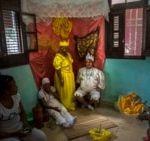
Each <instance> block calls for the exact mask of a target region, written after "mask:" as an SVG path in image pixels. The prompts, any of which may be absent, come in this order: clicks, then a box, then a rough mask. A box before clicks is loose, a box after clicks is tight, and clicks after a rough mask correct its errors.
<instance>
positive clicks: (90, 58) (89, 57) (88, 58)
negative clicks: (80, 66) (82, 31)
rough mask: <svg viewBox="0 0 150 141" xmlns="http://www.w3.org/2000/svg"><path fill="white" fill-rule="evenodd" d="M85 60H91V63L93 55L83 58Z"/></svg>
mask: <svg viewBox="0 0 150 141" xmlns="http://www.w3.org/2000/svg"><path fill="white" fill-rule="evenodd" d="M85 60H86V61H87V60H91V61H93V62H94V56H93V55H90V54H89V53H88V54H87V55H86V57H85Z"/></svg>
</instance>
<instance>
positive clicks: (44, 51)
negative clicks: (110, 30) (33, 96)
mask: <svg viewBox="0 0 150 141" xmlns="http://www.w3.org/2000/svg"><path fill="white" fill-rule="evenodd" d="M69 20H71V21H72V24H73V29H72V31H71V34H70V36H69V40H70V46H69V52H70V53H71V55H72V57H73V59H74V63H73V69H74V73H75V76H76V75H77V72H78V69H79V68H80V67H83V66H84V60H81V59H80V58H79V56H78V53H77V49H76V47H75V40H74V35H75V36H78V37H82V36H85V35H87V34H88V33H90V32H92V31H94V30H96V29H97V27H99V40H98V47H97V52H96V60H95V64H94V65H95V67H97V68H99V69H103V66H104V62H105V20H104V18H103V17H99V18H97V19H69ZM37 31H38V42H39V51H37V52H31V53H30V54H29V62H30V65H31V68H32V72H33V75H34V77H35V80H36V83H37V86H38V87H40V82H41V79H42V78H43V77H45V76H47V77H49V78H50V80H51V82H52V83H53V79H54V78H53V76H54V68H53V65H52V63H53V58H54V55H55V53H56V51H57V49H58V43H59V41H60V39H59V38H58V37H57V36H56V35H55V34H54V32H53V30H52V27H51V24H48V23H46V22H41V23H37ZM45 46H46V47H45Z"/></svg>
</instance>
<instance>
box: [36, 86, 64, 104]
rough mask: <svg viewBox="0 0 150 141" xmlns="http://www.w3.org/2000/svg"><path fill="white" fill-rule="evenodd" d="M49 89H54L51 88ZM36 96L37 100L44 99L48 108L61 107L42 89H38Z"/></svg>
mask: <svg viewBox="0 0 150 141" xmlns="http://www.w3.org/2000/svg"><path fill="white" fill-rule="evenodd" d="M51 89H54V87H51ZM38 96H39V99H42V98H44V100H45V102H46V103H47V104H48V106H53V107H62V105H61V103H60V102H59V101H58V100H57V99H56V98H55V97H54V96H53V95H52V94H48V93H47V92H45V91H44V90H43V89H42V88H41V89H40V91H39V95H38Z"/></svg>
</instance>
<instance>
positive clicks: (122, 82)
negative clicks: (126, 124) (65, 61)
mask: <svg viewBox="0 0 150 141" xmlns="http://www.w3.org/2000/svg"><path fill="white" fill-rule="evenodd" d="M0 72H1V73H2V74H9V75H12V76H13V77H14V78H15V80H16V83H17V85H18V89H19V92H20V94H21V98H22V102H23V105H24V108H25V110H26V112H27V113H28V117H32V114H31V112H32V107H33V106H35V105H36V103H37V92H38V91H37V87H36V84H35V81H34V78H33V75H32V72H31V68H30V66H29V65H24V66H19V67H14V68H9V69H2V70H0ZM104 73H105V76H106V88H105V90H104V91H103V92H102V98H103V100H106V101H109V102H115V101H117V99H118V96H119V95H124V94H127V93H128V92H132V91H134V92H136V93H137V94H138V95H139V96H141V98H142V99H143V100H144V101H148V104H149V105H150V86H149V85H150V57H147V58H146V59H145V60H127V59H106V63H105V67H104Z"/></svg>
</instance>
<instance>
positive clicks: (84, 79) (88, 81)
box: [74, 67, 105, 101]
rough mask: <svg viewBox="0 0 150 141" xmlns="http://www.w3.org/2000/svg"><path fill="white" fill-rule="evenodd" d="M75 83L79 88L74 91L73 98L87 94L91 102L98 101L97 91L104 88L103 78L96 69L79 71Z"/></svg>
mask: <svg viewBox="0 0 150 141" xmlns="http://www.w3.org/2000/svg"><path fill="white" fill-rule="evenodd" d="M77 82H78V83H79V84H80V87H79V88H78V89H77V90H76V91H75V94H74V95H75V96H79V97H84V96H85V95H86V94H88V93H89V95H90V96H91V100H96V101H98V100H99V98H100V91H99V90H98V89H97V88H99V89H104V88H105V78H104V74H103V72H102V71H101V70H98V69H97V68H94V67H92V68H90V69H89V68H86V67H83V68H81V69H79V73H78V77H77Z"/></svg>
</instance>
